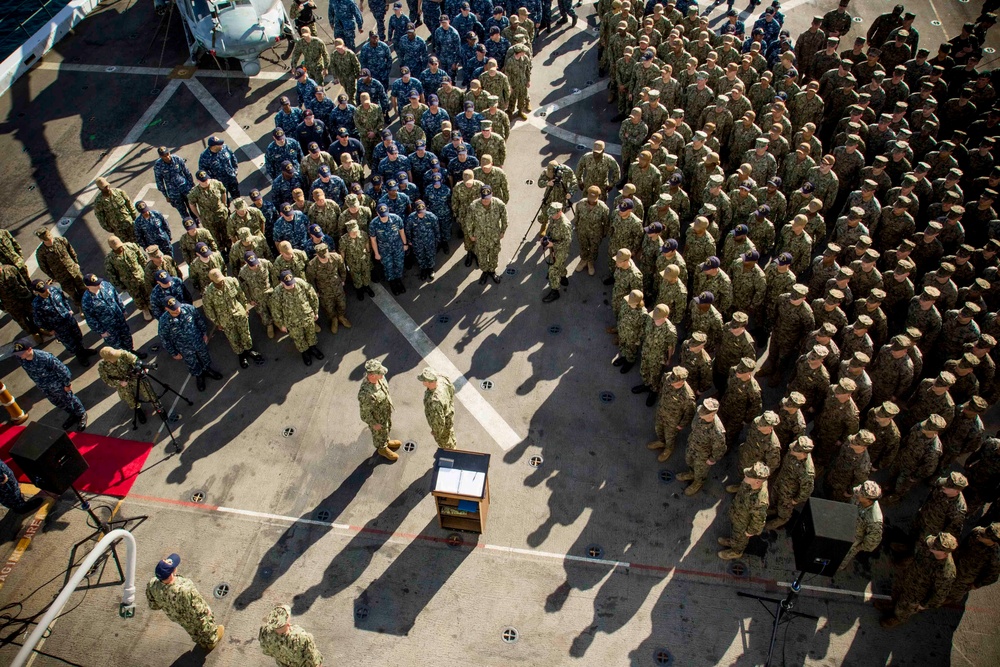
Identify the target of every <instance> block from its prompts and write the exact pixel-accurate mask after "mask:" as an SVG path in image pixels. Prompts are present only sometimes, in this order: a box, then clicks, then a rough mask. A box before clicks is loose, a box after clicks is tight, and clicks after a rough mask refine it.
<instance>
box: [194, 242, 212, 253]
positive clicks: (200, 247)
mask: <svg viewBox="0 0 1000 667" xmlns="http://www.w3.org/2000/svg"><path fill="white" fill-rule="evenodd" d="M194 251H195V252H196V253H198V254H199V255H201V256H202V257H210V256H211V255H212V249H211V248H209V247H208V244H207V243H205V242H204V241H199V242H198V243H196V244H195V245H194Z"/></svg>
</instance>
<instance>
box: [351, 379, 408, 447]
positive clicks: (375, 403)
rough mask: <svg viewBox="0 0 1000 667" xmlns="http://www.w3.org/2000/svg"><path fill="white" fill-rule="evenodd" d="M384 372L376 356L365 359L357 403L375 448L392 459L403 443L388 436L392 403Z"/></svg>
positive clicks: (390, 427)
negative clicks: (363, 374)
mask: <svg viewBox="0 0 1000 667" xmlns="http://www.w3.org/2000/svg"><path fill="white" fill-rule="evenodd" d="M387 372H388V369H387V368H386V367H385V366H383V365H382V364H381V363H380V362H379V361H378V360H377V359H369V360H368V361H366V362H365V378H364V379H363V380H362V381H361V388H360V389H359V390H358V403H359V405H360V406H361V421H363V422H364V423H365V424H367V425H368V430H369V431H370V432H371V434H372V444H373V445H374V446H375V450H376V451H377V452H378V453H379V455H380V456H382V457H384V458H387V459H389V460H390V461H395V460H397V459H398V458H399V455H398V454H396V452H395V450H397V449H399V447H400V445H402V444H403V443H402V442H400V441H399V440H390V439H389V435H390V431H392V411H393V405H392V398H391V397H390V396H389V383H388V382H386V380H385V374H386V373H387Z"/></svg>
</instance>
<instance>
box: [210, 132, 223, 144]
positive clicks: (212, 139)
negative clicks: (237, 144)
mask: <svg viewBox="0 0 1000 667" xmlns="http://www.w3.org/2000/svg"><path fill="white" fill-rule="evenodd" d="M208 145H209V146H225V145H226V142H225V141H223V140H222V137H217V136H215V135H214V134H213V135H212V136H210V137H209V138H208Z"/></svg>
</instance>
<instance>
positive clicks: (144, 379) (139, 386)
mask: <svg viewBox="0 0 1000 667" xmlns="http://www.w3.org/2000/svg"><path fill="white" fill-rule="evenodd" d="M135 373H136V374H135V376H134V377H135V379H136V383H135V412H134V413H133V414H132V430H133V431H134V430H136V429H137V428H139V411H140V410H142V404H143V403H149V404H150V405H151V406H153V412H154V413H155V414H156V415H157V416H159V418H160V421H162V422H163V426H164V427H166V429H167V435H168V436H169V437H170V443H171V444H172V445H173V446H174V452H175V453H177V454H180V453H181V452H183V451H184V445H182V444H181V443H179V442H178V441H177V439H176V438H175V437H174V432H173V429H171V428H170V415H169V414H167V411H166V409H164V407H163V403H162V402H160V399H161V398H163V397H164V396H166V395H167V394H168V393H169V394H173V395H174V396H176V397H177V398H179V399H181V400H183V401H184V402H185V403H187V404H188V405H194V401H192V400H191V399H189V398H188V397H187V396H184V395H183V394H181V393H180V392H178V391H177V390H176V389H174V388H173V387H171V386H170V385H169V384H167V383H166V382H163V381H162V380H160V379H159V378H157V377H156V376H155V375H153V374H152V373H150V372H149V368H148V366H141V367H139V368H137V369H136V371H135ZM153 382H155V383H156V384H158V385H160V386H161V387H163V393H162V394H157V393H156V389H155V388H154V387H153ZM143 389H145V392H143ZM143 393H145V395H147V396H149V397H151V398H148V399H146V400H143Z"/></svg>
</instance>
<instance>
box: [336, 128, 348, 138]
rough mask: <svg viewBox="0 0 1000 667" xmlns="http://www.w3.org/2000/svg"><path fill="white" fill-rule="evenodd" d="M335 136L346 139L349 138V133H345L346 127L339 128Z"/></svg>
mask: <svg viewBox="0 0 1000 667" xmlns="http://www.w3.org/2000/svg"><path fill="white" fill-rule="evenodd" d="M337 136H338V137H341V138H344V139H346V138H347V137H349V136H351V133H350V132H348V131H347V128H346V127H341V128H339V129H338V130H337Z"/></svg>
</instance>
